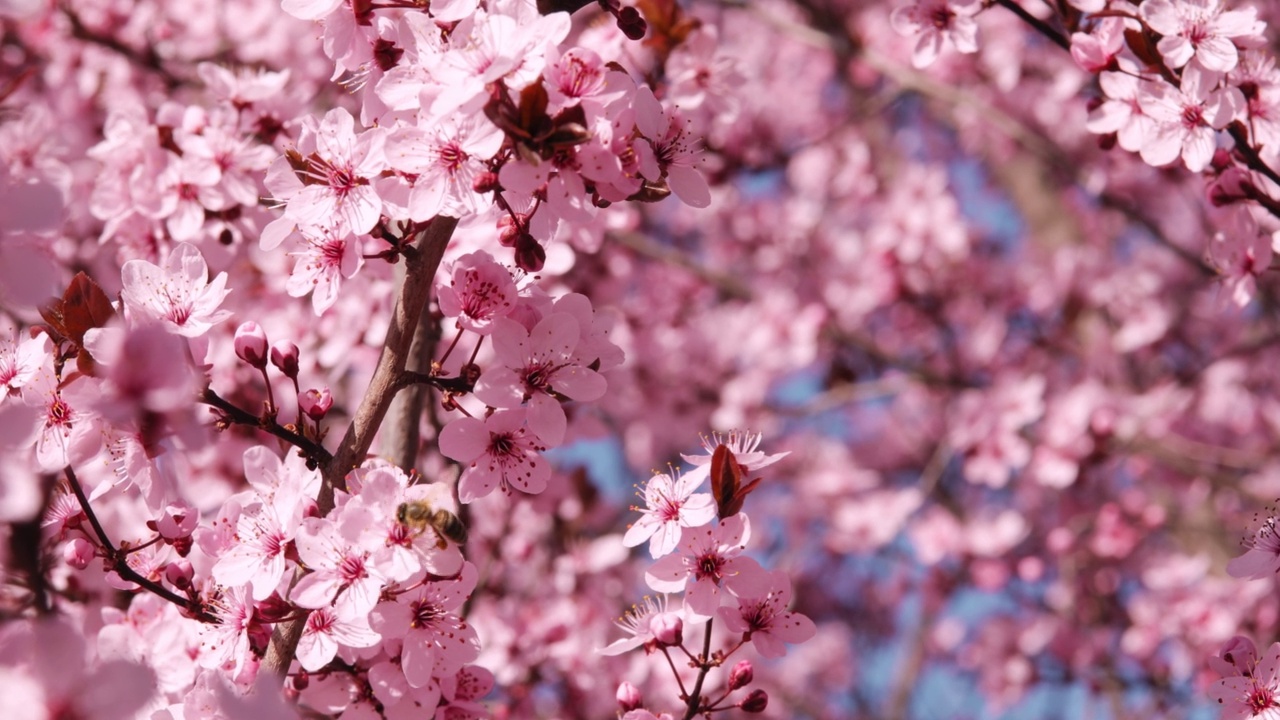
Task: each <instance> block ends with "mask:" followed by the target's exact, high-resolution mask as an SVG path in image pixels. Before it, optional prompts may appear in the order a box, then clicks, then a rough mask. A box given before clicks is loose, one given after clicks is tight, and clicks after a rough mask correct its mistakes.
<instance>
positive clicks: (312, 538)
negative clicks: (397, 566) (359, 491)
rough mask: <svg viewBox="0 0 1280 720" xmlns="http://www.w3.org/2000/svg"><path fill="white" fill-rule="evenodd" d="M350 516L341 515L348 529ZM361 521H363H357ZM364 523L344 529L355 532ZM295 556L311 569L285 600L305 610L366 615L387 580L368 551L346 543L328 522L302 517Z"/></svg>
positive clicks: (351, 543)
mask: <svg viewBox="0 0 1280 720" xmlns="http://www.w3.org/2000/svg"><path fill="white" fill-rule="evenodd" d="M353 517H356V516H355V515H353V514H350V513H347V514H344V520H345V522H344V523H343V525H344V526H345V527H348V528H350V527H351V525H352V522H351V521H350V518H353ZM360 519H361V520H365V519H367V518H360ZM363 525H364V523H359V524H358V525H357V526H356V527H355V528H353V529H351V530H348V532H347V533H346V534H347V535H350V534H354V533H358V532H359V531H360V530H361V529H363V528H362V527H361V526H363ZM295 542H296V545H297V548H298V557H299V558H300V559H301V560H302V562H303V563H305V564H306V566H307V568H309V569H310V570H311V572H310V573H308V574H307V575H305V576H303V577H302V579H300V580H299V581H298V582H297V584H296V585H294V586H293V589H291V590H290V591H289V599H291V600H293V601H294V602H295V603H297V604H298V605H300V606H302V607H306V608H322V607H325V606H327V605H335V606H336V607H337V609H339V610H340V611H343V612H345V613H346V614H349V615H351V616H353V617H354V616H364V615H367V614H368V612H369V611H370V610H372V609H373V606H374V605H376V604H377V602H378V594H379V593H380V592H381V590H382V586H383V585H384V584H385V583H386V581H387V578H386V577H385V576H383V574H382V572H381V570H379V568H378V567H377V566H376V565H375V564H374V563H372V562H370V555H371V553H370V551H369V550H368V549H366V548H364V547H362V546H360V545H359V544H357V543H354V542H352V541H351V540H348V539H347V538H346V537H344V534H343V533H342V532H340V531H339V528H338V527H336V526H335V525H334V524H333V523H332V522H330V521H329V520H328V519H323V518H306V519H304V520H303V521H302V528H301V529H300V530H299V531H298V535H297V538H296V541H295Z"/></svg>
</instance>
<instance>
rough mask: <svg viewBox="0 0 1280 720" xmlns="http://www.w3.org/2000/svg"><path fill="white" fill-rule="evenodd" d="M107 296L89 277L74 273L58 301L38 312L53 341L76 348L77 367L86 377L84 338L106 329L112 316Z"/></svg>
mask: <svg viewBox="0 0 1280 720" xmlns="http://www.w3.org/2000/svg"><path fill="white" fill-rule="evenodd" d="M115 314H116V310H115V308H114V307H112V306H111V300H110V298H108V297H107V294H106V293H104V292H103V291H102V288H100V287H98V284H97V283H95V282H94V281H93V279H92V278H90V277H89V276H88V275H86V274H84V273H83V272H80V273H76V276H75V277H73V278H71V284H70V285H68V286H67V289H66V292H64V293H62V297H61V298H54V299H52V300H50V301H49V302H48V303H46V304H45V305H44V306H43V307H41V308H40V317H42V318H44V321H45V322H46V323H48V325H49V330H50V335H52V336H53V337H54V339H56V340H59V341H61V340H66V341H70V342H72V343H74V344H75V346H76V351H77V354H78V355H77V358H76V366H77V367H78V368H79V370H80V371H81V372H83V373H85V374H86V375H92V374H93V359H92V358H91V357H90V356H89V354H88V353H86V352H84V334H85V333H86V332H88V331H89V330H92V329H93V328H100V327H105V326H106V324H107V322H108V321H110V320H111V318H112V317H113V316H115Z"/></svg>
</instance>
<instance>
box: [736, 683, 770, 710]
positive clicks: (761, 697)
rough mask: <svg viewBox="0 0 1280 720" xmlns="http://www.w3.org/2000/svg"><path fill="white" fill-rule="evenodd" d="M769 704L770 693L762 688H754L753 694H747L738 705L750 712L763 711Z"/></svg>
mask: <svg viewBox="0 0 1280 720" xmlns="http://www.w3.org/2000/svg"><path fill="white" fill-rule="evenodd" d="M768 706H769V693H767V692H765V691H763V690H761V689H760V688H756V689H755V690H752V691H751V694H750V695H747V697H746V699H745V700H743V701H742V702H741V703H740V704H739V705H738V707H740V708H742V711H743V712H749V713H762V712H764V709H765V708H766V707H768Z"/></svg>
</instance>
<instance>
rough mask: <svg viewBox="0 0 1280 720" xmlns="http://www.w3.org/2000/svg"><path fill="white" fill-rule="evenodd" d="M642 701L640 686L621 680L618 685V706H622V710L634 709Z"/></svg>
mask: <svg viewBox="0 0 1280 720" xmlns="http://www.w3.org/2000/svg"><path fill="white" fill-rule="evenodd" d="M642 702H644V699H643V698H642V697H641V696H640V688H638V687H636V686H635V685H632V684H631V683H629V682H627V681H626V680H623V681H622V684H621V685H619V686H618V707H620V708H622V712H630V711H632V710H635V709H636V708H638V707H640V703H642Z"/></svg>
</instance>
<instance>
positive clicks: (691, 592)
mask: <svg viewBox="0 0 1280 720" xmlns="http://www.w3.org/2000/svg"><path fill="white" fill-rule="evenodd" d="M759 443H760V435H758V434H751V433H739V432H732V433H729V434H728V436H726V437H724V438H721V437H720V436H719V435H714V434H713V435H712V436H711V438H709V439H704V440H703V446H704V448H705V449H706V451H707V453H708V454H707V455H703V456H692V457H691V456H685V459H686V460H688V461H689V462H691V463H693V464H694V469H693V470H691V471H689V472H686V473H684V474H683V475H681V474H680V473H678V472H677V471H676V470H675V469H674V468H672V469H671V471H670V473H658V474H656V475H654V476H653V477H652V478H651V479H650V480H649V482H648V484H647V485H646V486H645V488H644V492H643V494H642V497H643V498H644V500H645V507H644V508H639V507H637V508H635V509H637V510H640V511H641V513H642V514H641V518H640V520H639V521H637V522H635V523H634V524H632V525H631V528H630V529H629V530H628V531H627V534H626V535H625V536H624V538H623V543H624V544H626V545H627V546H629V547H633V546H636V545H640V544H642V543H644V542H645V541H648V542H649V552H650V554H651V555H652V556H653V558H654V560H655V562H654V563H653V565H651V566H650V567H649V569H648V570H647V571H646V572H645V581H646V582H647V583H648V585H649V587H650V588H651V589H653V590H654V591H655V592H659V593H662V595H661V596H660V597H661V600H658V601H654V600H652V599H650V598H647V597H646V599H645V603H644V605H643V606H635V607H633V608H632V610H631V611H630V612H628V613H627V614H626V615H625V616H624V617H623V618H622V619H621V620H619V621H618V625H619V627H621V628H622V629H623V630H624V631H626V633H627V634H628V636H629V637H624V638H622V639H620V640H617V641H615V642H613V643H612V644H610V645H609V646H608V647H605V648H603V649H602V650H601V651H600V652H601V653H603V654H605V655H617V654H620V653H623V652H626V651H628V650H633V649H635V648H639V647H643V648H644V649H645V652H646V653H652V652H662V653H663V654H668V653H669V652H670V649H671V648H676V647H678V648H681V649H682V650H683V651H684V654H685V655H687V656H689V657H690V658H694V666H695V667H697V668H698V669H699V674H698V679H697V685H696V687H697V688H699V689H701V688H702V687H703V678H704V677H705V676H706V674H707V672H708V671H709V670H710V669H711V668H712V667H719V666H722V665H723V664H724V663H725V662H726V661H727V660H728V659H729V657H730V656H731V655H733V654H734V653H735V652H737V651H738V650H739V649H740V648H742V647H743V646H744V645H745V644H747V643H751V644H752V646H753V647H754V648H755V650H756V652H757V653H758V654H759V655H760V656H761V657H765V658H780V657H782V656H783V655H785V654H786V644H787V643H791V644H795V643H802V642H805V641H806V640H809V639H810V638H812V637H813V636H814V634H815V633H816V632H817V628H816V627H815V625H814V623H813V621H812V620H810V619H809V618H808V617H806V616H805V615H803V614H801V613H798V612H795V611H792V610H788V609H787V608H788V606H789V605H790V603H791V581H790V579H789V578H788V577H787V574H786V573H785V572H783V571H781V570H777V571H773V572H769V571H766V570H765V569H764V568H763V567H761V566H760V563H759V562H757V561H756V560H755V559H754V558H752V557H750V556H748V555H746V554H744V552H745V550H746V548H747V544H748V543H749V542H750V540H751V521H750V518H749V517H748V516H747V515H746V514H745V513H743V512H741V511H740V510H741V502H742V499H743V498H744V497H745V496H746V495H747V494H748V493H750V492H751V491H752V490H754V489H755V485H756V483H758V482H759V479H756V480H753V481H752V482H751V483H749V484H748V485H747V486H745V487H744V486H742V484H741V477H742V476H743V474H744V473H747V472H754V471H756V470H760V469H762V468H765V467H768V466H769V465H772V464H773V463H775V462H777V461H778V460H781V459H782V458H783V457H784V456H785V455H786V453H781V454H776V455H766V454H764V453H763V452H760V451H758V450H757V449H756V448H757V447H758V446H759ZM708 480H709V481H710V482H711V484H712V488H713V492H714V495H713V494H708V493H699V492H696V491H697V489H698V488H699V487H700V486H701V485H702V484H703V483H704V482H707V481H708ZM717 516H718V519H717ZM677 593H684V601H683V606H682V607H680V608H672V607H670V605H669V602H668V599H667V598H668V597H669V596H670V595H672V594H677ZM716 619H719V620H720V621H721V622H723V623H724V626H725V628H727V629H728V631H729V633H730V634H731V635H730V639H729V641H728V643H727V644H726V646H725V648H724V649H719V650H716V651H715V652H714V653H713V652H711V642H712V640H711V632H712V627H713V625H714V622H715V620H716ZM686 624H689V625H692V626H699V625H701V626H703V633H704V634H705V643H704V649H703V650H702V652H701V653H700V654H698V655H697V656H696V657H695V656H694V655H693V654H692V653H691V652H690V651H689V650H687V649H684V629H685V625H686ZM672 667H673V668H674V666H672ZM752 678H753V670H752V666H751V663H750V662H749V661H747V660H743V661H741V662H739V663H738V664H737V665H735V666H734V668H733V670H732V672H731V673H730V675H729V677H728V679H727V681H726V687H725V689H724V692H723V694H722V695H720V696H719V697H718V698H717V699H716V700H714V701H712V700H708V699H707V698H706V697H700V696H699V694H698V691H696V690H695V691H694V693H693V694H692V695H689V694H687V693H683V688H684V685H683V684H681V688H682V699H684V700H685V701H686V703H687V708H688V711H689V713H691V714H697V713H701V712H714V711H716V710H724V709H726V708H728V707H733V706H737V707H740V708H742V709H743V710H746V711H747V712H760V711H762V710H763V709H764V707H765V705H766V704H767V702H768V697H767V694H766V693H765V692H764V691H763V690H760V689H756V690H754V691H752V692H751V693H749V694H748V695H747V696H746V697H745V698H744V699H741V700H739V701H737V702H736V703H734V704H732V705H724V704H722V703H724V702H725V700H726V699H727V698H728V696H729V695H730V694H731V693H732V692H734V691H736V690H740V689H744V688H746V687H747V686H748V685H749V684H750V683H751V680H752ZM677 679H679V676H678V675H677ZM618 702H619V705H620V706H621V708H622V710H623V711H624V712H626V713H627V714H626V715H624V717H626V718H650V717H653V715H652V714H651V713H649V712H648V711H647V710H643V709H642V708H641V707H640V706H641V704H642V703H641V698H640V696H639V693H638V691H635V688H634V686H631V685H630V684H629V683H624V685H623V687H622V688H620V689H619V691H618ZM664 717H665V716H664Z"/></svg>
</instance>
